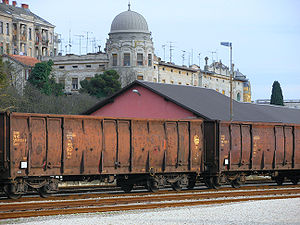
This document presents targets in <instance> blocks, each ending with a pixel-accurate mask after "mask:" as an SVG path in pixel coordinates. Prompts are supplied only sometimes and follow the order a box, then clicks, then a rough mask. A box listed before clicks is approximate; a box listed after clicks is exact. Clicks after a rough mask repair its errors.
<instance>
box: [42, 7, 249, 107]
mask: <svg viewBox="0 0 300 225" xmlns="http://www.w3.org/2000/svg"><path fill="white" fill-rule="evenodd" d="M108 36H109V37H108V39H107V41H106V47H105V49H104V52H98V53H90V54H87V55H73V54H68V55H65V56H56V57H45V58H44V60H48V59H52V60H53V62H54V72H55V74H56V79H57V82H60V83H62V84H64V86H65V92H66V93H73V92H77V91H78V90H79V89H80V81H82V80H84V79H91V78H92V77H93V76H94V75H95V74H96V73H98V74H99V73H102V72H103V71H105V70H110V69H113V70H116V71H117V72H118V74H119V75H120V81H121V84H122V86H126V85H128V84H129V83H131V82H133V81H134V80H145V81H150V82H156V83H167V84H177V85H190V86H198V87H204V88H210V89H214V90H216V91H218V92H220V93H222V94H224V95H227V96H229V95H230V91H229V90H230V72H229V69H228V67H226V66H225V65H223V64H222V62H214V63H212V64H211V65H208V64H207V60H208V58H207V57H206V65H205V67H204V69H203V70H202V69H201V68H200V67H199V66H197V65H192V66H190V67H187V66H184V65H182V66H180V65H175V64H174V63H171V62H164V61H162V60H161V59H160V58H159V57H157V56H155V54H154V46H153V41H152V37H151V32H150V31H149V27H148V24H147V21H146V19H145V18H144V17H143V16H142V15H141V14H139V13H137V12H135V11H132V10H131V8H130V4H129V5H128V10H126V11H124V12H122V13H120V14H118V15H117V16H116V17H115V18H114V19H113V21H112V24H111V28H110V32H109V33H108ZM233 98H234V99H235V100H237V101H244V102H251V88H250V82H249V80H248V79H247V78H246V76H245V75H243V74H242V73H241V72H239V71H235V72H234V79H233Z"/></svg>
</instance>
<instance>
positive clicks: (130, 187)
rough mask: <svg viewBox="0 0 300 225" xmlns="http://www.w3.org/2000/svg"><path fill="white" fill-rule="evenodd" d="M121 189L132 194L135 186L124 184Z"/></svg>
mask: <svg viewBox="0 0 300 225" xmlns="http://www.w3.org/2000/svg"><path fill="white" fill-rule="evenodd" d="M121 189H122V190H123V191H124V192H125V193H129V192H131V191H132V189H133V184H125V183H123V184H122V185H121Z"/></svg>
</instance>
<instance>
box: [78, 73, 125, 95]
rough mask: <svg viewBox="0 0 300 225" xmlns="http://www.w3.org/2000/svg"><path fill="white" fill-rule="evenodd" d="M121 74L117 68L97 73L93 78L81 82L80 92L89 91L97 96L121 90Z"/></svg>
mask: <svg viewBox="0 0 300 225" xmlns="http://www.w3.org/2000/svg"><path fill="white" fill-rule="evenodd" d="M119 78H120V76H119V75H118V73H117V72H116V71H115V70H108V71H105V72H104V73H103V74H96V75H95V77H93V78H92V79H91V80H86V79H85V80H83V81H81V82H80V85H81V89H80V90H79V91H80V93H88V94H89V95H92V96H96V97H97V98H103V97H107V96H109V95H112V94H113V93H115V92H117V91H119V90H121V83H120V81H119Z"/></svg>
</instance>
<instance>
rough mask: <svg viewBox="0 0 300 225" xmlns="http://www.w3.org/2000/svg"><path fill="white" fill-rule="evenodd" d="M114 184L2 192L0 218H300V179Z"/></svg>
mask: <svg viewBox="0 0 300 225" xmlns="http://www.w3.org/2000/svg"><path fill="white" fill-rule="evenodd" d="M110 188H111V190H107V189H105V188H103V187H101V188H98V189H96V190H93V191H90V190H88V189H86V188H82V187H81V188H78V191H76V192H75V193H70V192H68V190H67V189H65V190H63V191H62V192H61V193H59V194H57V195H54V196H51V197H49V198H46V199H43V198H40V197H38V196H37V195H26V196H24V197H23V198H21V199H18V200H11V199H5V198H0V224H28V225H29V224H55V225H58V224H72V225H75V224H85V225H89V224H143V225H146V224H300V213H299V209H300V185H290V184H285V185H283V186H277V185H275V184H270V183H269V184H249V185H245V186H242V187H241V188H239V189H233V188H231V187H229V186H224V187H221V188H220V189H218V190H212V189H207V188H206V187H204V186H199V187H197V188H196V189H194V190H184V191H181V192H174V191H171V189H164V190H160V191H158V192H156V193H149V192H146V191H145V190H144V189H142V188H136V189H135V190H134V191H133V192H131V193H128V194H125V193H122V191H120V190H119V189H116V188H113V187H110Z"/></svg>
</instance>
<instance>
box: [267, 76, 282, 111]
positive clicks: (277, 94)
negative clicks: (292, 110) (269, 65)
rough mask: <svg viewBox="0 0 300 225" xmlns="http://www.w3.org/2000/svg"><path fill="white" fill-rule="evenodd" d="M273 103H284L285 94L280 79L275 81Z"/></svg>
mask: <svg viewBox="0 0 300 225" xmlns="http://www.w3.org/2000/svg"><path fill="white" fill-rule="evenodd" d="M270 103H271V104H272V105H284V104H283V96H282V90H281V87H280V84H279V82H278V81H274V83H273V86H272V95H271V102H270Z"/></svg>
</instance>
